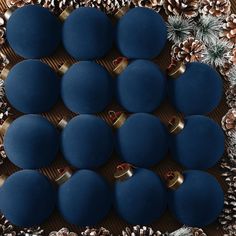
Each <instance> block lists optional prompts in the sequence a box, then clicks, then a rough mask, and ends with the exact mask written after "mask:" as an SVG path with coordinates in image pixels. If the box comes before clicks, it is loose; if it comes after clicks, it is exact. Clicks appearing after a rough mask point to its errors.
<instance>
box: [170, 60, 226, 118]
mask: <svg viewBox="0 0 236 236" xmlns="http://www.w3.org/2000/svg"><path fill="white" fill-rule="evenodd" d="M169 75H170V77H172V79H169V81H168V92H169V97H170V100H171V102H172V104H173V105H174V106H175V108H176V109H177V110H178V111H180V112H182V113H184V114H185V115H202V114H206V113H209V112H211V111H212V110H213V109H215V108H216V107H217V106H218V104H219V103H220V100H221V97H222V94H223V84H222V79H221V77H220V75H219V74H218V73H217V71H216V70H215V69H213V68H212V67H210V66H209V65H207V64H204V63H199V62H192V63H188V64H186V66H185V65H184V64H182V63H179V64H178V65H177V66H174V67H173V68H171V69H170V71H169Z"/></svg>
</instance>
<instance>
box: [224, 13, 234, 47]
mask: <svg viewBox="0 0 236 236" xmlns="http://www.w3.org/2000/svg"><path fill="white" fill-rule="evenodd" d="M220 37H221V38H225V39H227V40H229V41H230V42H232V43H233V44H236V15H235V14H231V15H230V16H228V17H227V18H226V19H225V20H224V22H223V26H222V30H221V33H220Z"/></svg>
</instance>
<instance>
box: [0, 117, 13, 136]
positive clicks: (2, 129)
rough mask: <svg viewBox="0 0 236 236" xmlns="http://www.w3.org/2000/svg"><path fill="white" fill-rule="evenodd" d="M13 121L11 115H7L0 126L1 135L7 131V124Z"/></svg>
mask: <svg viewBox="0 0 236 236" xmlns="http://www.w3.org/2000/svg"><path fill="white" fill-rule="evenodd" d="M13 121H14V119H13V118H12V117H8V118H7V119H6V120H5V121H4V122H3V124H2V125H1V126H0V134H1V135H5V133H6V132H7V130H8V128H9V126H10V125H11V123H12V122H13Z"/></svg>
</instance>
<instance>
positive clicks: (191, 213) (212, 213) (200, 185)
mask: <svg viewBox="0 0 236 236" xmlns="http://www.w3.org/2000/svg"><path fill="white" fill-rule="evenodd" d="M168 204H169V209H170V210H171V212H172V213H173V214H174V215H175V217H176V218H177V220H178V221H179V222H180V223H181V224H185V225H187V226H192V227H203V226H207V225H209V224H211V223H213V222H214V221H215V220H216V219H217V217H218V216H219V215H220V213H221V211H222V209H223V206H224V192H223V190H222V188H221V186H220V184H219V183H218V182H217V180H216V179H215V177H213V176H212V175H210V174H208V173H206V172H203V171H197V170H190V171H185V172H184V183H183V184H182V185H181V186H180V187H179V188H178V189H177V190H169V192H168Z"/></svg>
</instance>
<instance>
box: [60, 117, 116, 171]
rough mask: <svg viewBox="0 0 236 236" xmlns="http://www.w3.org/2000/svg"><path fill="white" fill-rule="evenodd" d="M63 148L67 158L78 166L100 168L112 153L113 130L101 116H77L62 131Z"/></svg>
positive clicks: (81, 167)
mask: <svg viewBox="0 0 236 236" xmlns="http://www.w3.org/2000/svg"><path fill="white" fill-rule="evenodd" d="M61 150H62V153H63V155H64V157H65V159H66V160H67V161H68V162H69V163H70V164H71V165H73V166H75V167H77V168H80V169H87V168H88V169H90V168H91V169H93V168H98V167H100V166H102V165H103V164H105V163H106V162H107V161H108V159H109V158H110V156H111V154H112V151H113V134H112V130H111V128H110V127H109V126H108V125H107V124H106V122H105V121H103V120H102V119H101V118H99V117H96V116H93V115H79V116H76V117H74V118H73V119H72V120H71V121H70V122H69V123H68V124H67V125H66V127H65V128H64V129H63V131H62V134H61Z"/></svg>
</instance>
